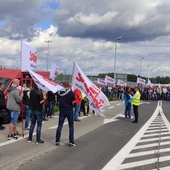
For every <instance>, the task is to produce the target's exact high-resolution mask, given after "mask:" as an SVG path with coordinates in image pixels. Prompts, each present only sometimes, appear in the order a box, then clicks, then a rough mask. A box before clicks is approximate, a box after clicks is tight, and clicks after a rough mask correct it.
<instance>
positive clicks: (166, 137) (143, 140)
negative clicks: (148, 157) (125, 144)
mask: <svg viewBox="0 0 170 170" xmlns="http://www.w3.org/2000/svg"><path fill="white" fill-rule="evenodd" d="M163 139H170V136H165V137H161V140H163ZM155 140H159V137H158V138H152V139H141V140H140V141H139V143H140V142H151V141H155Z"/></svg>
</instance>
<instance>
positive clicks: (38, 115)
mask: <svg viewBox="0 0 170 170" xmlns="http://www.w3.org/2000/svg"><path fill="white" fill-rule="evenodd" d="M42 116H43V115H42V111H38V110H32V118H31V127H30V131H29V137H28V140H32V134H33V132H34V127H35V124H36V122H37V131H36V141H39V140H41V127H42V119H43V117H42Z"/></svg>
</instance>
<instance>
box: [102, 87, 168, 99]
mask: <svg viewBox="0 0 170 170" xmlns="http://www.w3.org/2000/svg"><path fill="white" fill-rule="evenodd" d="M125 89H129V90H130V91H131V93H132V94H134V87H132V86H125V87H122V86H115V87H114V86H103V87H102V88H101V90H102V91H103V93H104V94H105V95H106V96H107V97H108V98H110V99H111V100H112V99H113V100H117V99H118V100H123V94H124V92H125ZM139 91H140V93H141V99H142V100H170V86H153V87H151V86H139Z"/></svg>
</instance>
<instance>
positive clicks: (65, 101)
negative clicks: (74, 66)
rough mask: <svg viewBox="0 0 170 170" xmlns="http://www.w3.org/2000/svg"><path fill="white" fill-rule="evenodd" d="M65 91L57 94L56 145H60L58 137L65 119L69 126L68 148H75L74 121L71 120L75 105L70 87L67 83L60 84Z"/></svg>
mask: <svg viewBox="0 0 170 170" xmlns="http://www.w3.org/2000/svg"><path fill="white" fill-rule="evenodd" d="M62 85H63V87H64V89H65V90H63V91H59V92H58V93H57V97H58V101H59V110H60V113H59V122H58V128H57V130H56V141H55V142H56V145H57V146H59V145H60V136H61V130H62V127H63V123H64V120H65V118H67V120H68V124H69V146H71V147H72V146H76V144H75V143H74V120H73V104H74V103H75V100H76V99H75V96H74V92H73V91H72V90H71V89H70V85H69V83H68V82H63V83H62Z"/></svg>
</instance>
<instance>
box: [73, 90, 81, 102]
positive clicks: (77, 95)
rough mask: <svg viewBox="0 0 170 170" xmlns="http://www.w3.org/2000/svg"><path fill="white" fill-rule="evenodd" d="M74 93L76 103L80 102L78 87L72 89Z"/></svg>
mask: <svg viewBox="0 0 170 170" xmlns="http://www.w3.org/2000/svg"><path fill="white" fill-rule="evenodd" d="M74 95H75V98H76V104H81V100H82V94H81V91H80V90H78V89H75V90H74Z"/></svg>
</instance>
